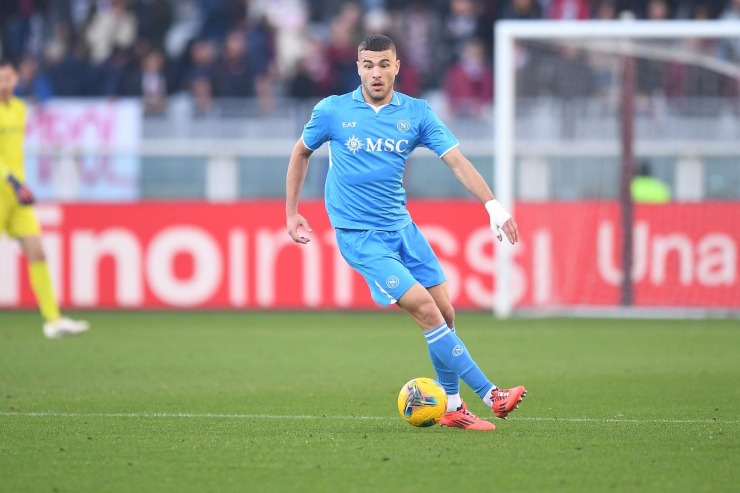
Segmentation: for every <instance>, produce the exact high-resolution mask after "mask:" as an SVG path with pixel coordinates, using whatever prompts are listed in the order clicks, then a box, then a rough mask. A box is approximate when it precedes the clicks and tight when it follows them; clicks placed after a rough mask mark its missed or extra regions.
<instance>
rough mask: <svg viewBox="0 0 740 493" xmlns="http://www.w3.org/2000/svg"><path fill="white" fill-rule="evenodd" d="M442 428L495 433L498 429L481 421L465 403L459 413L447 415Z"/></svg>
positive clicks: (489, 423)
mask: <svg viewBox="0 0 740 493" xmlns="http://www.w3.org/2000/svg"><path fill="white" fill-rule="evenodd" d="M439 424H440V426H449V427H450V428H462V429H464V430H477V431H493V430H495V429H496V426H494V424H493V423H491V422H489V421H485V420H483V419H480V418H479V417H478V416H476V415H475V414H473V413H471V412H470V411H468V406H466V405H465V402H463V403H462V406H460V409H458V410H457V411H450V412H447V413H445V415H444V416H443V417H442V419H441V420H439Z"/></svg>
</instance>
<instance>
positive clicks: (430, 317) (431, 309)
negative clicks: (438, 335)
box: [416, 299, 443, 327]
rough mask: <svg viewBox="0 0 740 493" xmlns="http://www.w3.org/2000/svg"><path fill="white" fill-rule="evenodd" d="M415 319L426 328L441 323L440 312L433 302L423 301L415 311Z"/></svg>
mask: <svg viewBox="0 0 740 493" xmlns="http://www.w3.org/2000/svg"><path fill="white" fill-rule="evenodd" d="M416 314H417V317H418V318H419V319H420V320H421V321H422V322H423V323H424V325H426V326H428V327H433V326H436V325H439V324H440V323H441V321H440V318H443V317H441V316H440V311H439V308H438V307H437V305H436V304H435V303H434V300H431V299H430V300H428V301H424V302H423V303H421V304H420V305H419V307H418V308H417V310H416Z"/></svg>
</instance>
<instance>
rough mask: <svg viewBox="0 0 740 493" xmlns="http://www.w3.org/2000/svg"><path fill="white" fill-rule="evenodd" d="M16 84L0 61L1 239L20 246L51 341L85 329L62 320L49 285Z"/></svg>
mask: <svg viewBox="0 0 740 493" xmlns="http://www.w3.org/2000/svg"><path fill="white" fill-rule="evenodd" d="M17 82H18V74H17V72H16V70H15V67H14V65H13V64H12V63H11V62H10V61H8V60H0V235H2V234H7V235H8V236H10V237H11V238H15V239H17V240H18V242H19V243H20V247H21V251H22V252H23V254H24V255H25V256H26V259H27V260H28V274H29V277H30V279H31V287H32V289H33V292H34V294H35V295H36V300H37V301H38V304H39V309H40V311H41V315H42V316H43V317H44V335H45V336H46V337H48V338H50V339H56V338H58V337H62V336H67V335H75V334H79V333H80V332H84V331H86V330H87V329H88V324H87V322H84V321H78V320H71V319H69V318H66V317H62V315H61V313H60V312H59V305H58V303H57V300H56V296H55V294H54V288H53V286H52V284H51V276H50V275H49V267H48V265H47V264H46V257H45V256H44V249H43V247H42V245H41V228H40V227H39V223H38V220H37V219H36V214H35V213H34V210H33V208H32V207H31V205H32V204H33V202H34V198H33V194H32V193H31V191H30V190H29V189H28V187H26V185H25V184H24V182H25V179H26V178H25V172H24V170H23V164H24V163H23V137H24V134H25V130H26V107H25V105H24V104H23V102H22V101H21V100H20V99H18V98H16V97H13V91H14V90H15V86H16V84H17Z"/></svg>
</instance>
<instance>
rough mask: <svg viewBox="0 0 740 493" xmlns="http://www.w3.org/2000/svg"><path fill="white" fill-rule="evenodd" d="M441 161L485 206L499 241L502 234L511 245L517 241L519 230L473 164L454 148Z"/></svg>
mask: <svg viewBox="0 0 740 493" xmlns="http://www.w3.org/2000/svg"><path fill="white" fill-rule="evenodd" d="M442 161H444V162H445V164H446V165H447V166H448V167H449V168H450V169H451V170H452V173H453V174H454V175H455V178H457V181H459V182H460V183H461V184H462V186H464V187H465V188H466V189H467V190H468V191H469V192H470V193H471V194H472V195H473V196H474V197H475V198H476V199H478V200H479V201H480V202H481V203H482V204H484V205H485V207H486V210H487V211H488V215H489V216H490V220H491V229H492V230H494V231H495V232H496V235H497V236H498V239H499V241H502V240H503V236H502V232H503V234H504V235H506V238H507V239H508V240H509V242H510V243H511V244H512V245H513V244H514V243H516V242H518V241H519V230H518V228H517V225H516V221H514V218H513V217H511V214H509V213H508V212H506V210H505V209H504V208H503V207H502V206H501V204H500V203H499V201H498V200H496V199H495V198H494V196H493V192H492V191H491V188H490V187H489V186H488V183H486V180H484V179H483V177H482V176H481V174H480V173H479V172H478V170H477V169H475V166H473V163H471V162H470V161H469V160H468V158H466V157H465V156H464V155H463V153H462V152H460V149H458V148H457V147H454V148H452V149H450V150H449V151H448V152H446V153H445V154H444V155H443V156H442Z"/></svg>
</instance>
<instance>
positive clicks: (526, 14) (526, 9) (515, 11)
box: [501, 0, 542, 20]
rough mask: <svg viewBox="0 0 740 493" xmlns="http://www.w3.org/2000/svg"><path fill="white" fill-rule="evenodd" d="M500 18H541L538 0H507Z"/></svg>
mask: <svg viewBox="0 0 740 493" xmlns="http://www.w3.org/2000/svg"><path fill="white" fill-rule="evenodd" d="M501 18H502V19H510V20H531V19H540V18H542V9H541V8H540V4H539V2H538V0H508V1H507V3H506V6H505V7H504V9H503V12H502V14H501Z"/></svg>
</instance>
